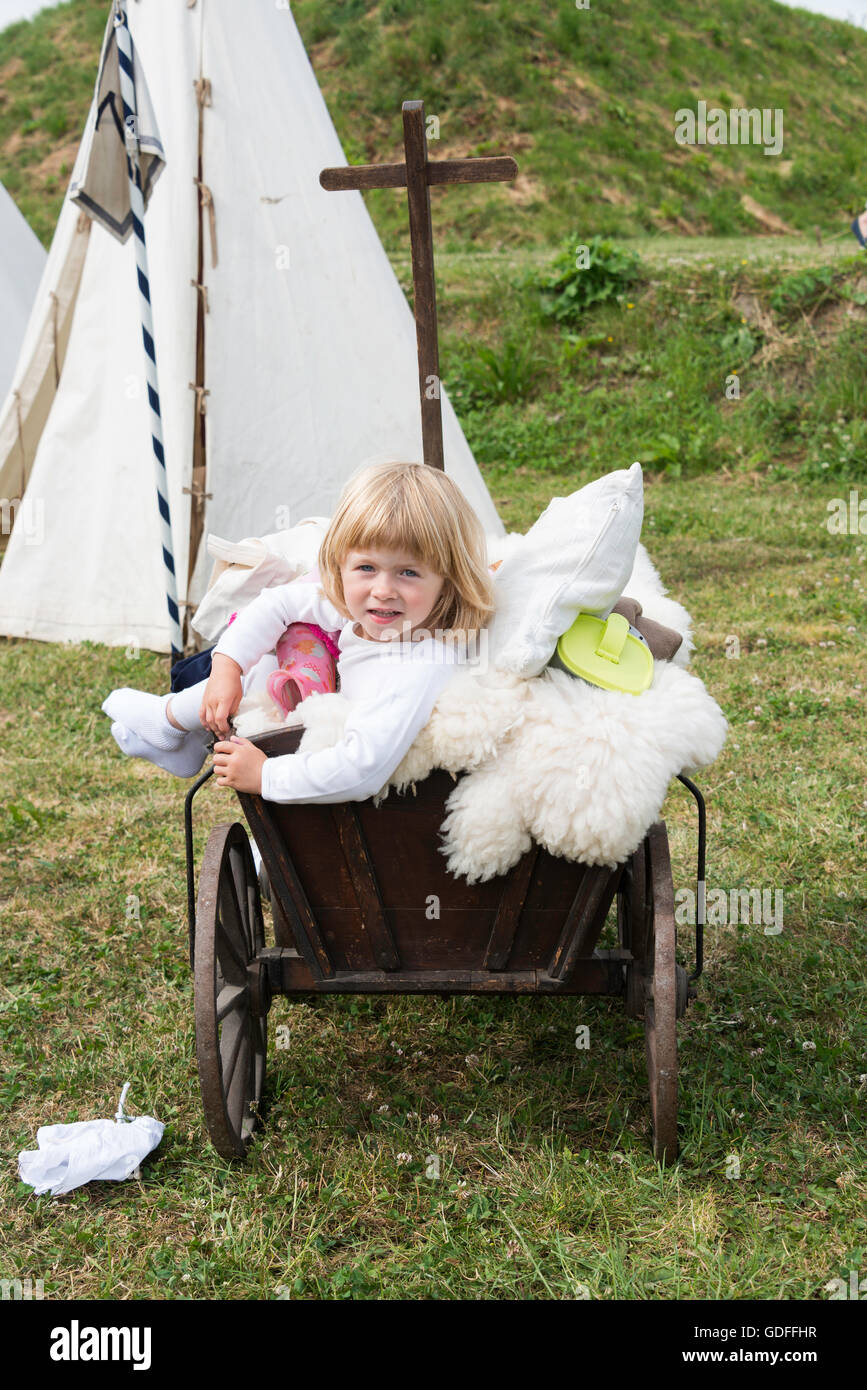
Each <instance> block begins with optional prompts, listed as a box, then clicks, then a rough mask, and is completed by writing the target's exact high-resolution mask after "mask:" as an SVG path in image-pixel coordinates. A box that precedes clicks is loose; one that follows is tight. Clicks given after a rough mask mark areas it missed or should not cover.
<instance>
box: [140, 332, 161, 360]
mask: <svg viewBox="0 0 867 1390" xmlns="http://www.w3.org/2000/svg"><path fill="white" fill-rule="evenodd" d="M141 335H142V337H143V338H144V345H145V352H146V353H147V355H148V357H149V358H150V359H151V361H152V362H153V363H154V364H155V363H156V360H157V352H156V348H155V347H154V340H153V338H152V337H151V335H150V333H148V331H147V329H146V328H145V326H144V324H142V328H141Z"/></svg>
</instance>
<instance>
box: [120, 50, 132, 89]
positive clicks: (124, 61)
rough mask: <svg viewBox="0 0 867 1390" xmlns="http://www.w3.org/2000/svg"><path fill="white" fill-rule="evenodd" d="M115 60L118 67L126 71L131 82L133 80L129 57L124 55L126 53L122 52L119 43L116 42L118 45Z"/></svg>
mask: <svg viewBox="0 0 867 1390" xmlns="http://www.w3.org/2000/svg"><path fill="white" fill-rule="evenodd" d="M117 61H118V65H119V66H120V68H121V69H122V71H123V72H125V73H126V75H127V77H128V78H129V80H130V82H132V80H133V74H132V63H131V62H130V60H129V58H128V57H127V56H126V54H125V53H124V51H123V49H122V48H121V46H120V44H118V46H117Z"/></svg>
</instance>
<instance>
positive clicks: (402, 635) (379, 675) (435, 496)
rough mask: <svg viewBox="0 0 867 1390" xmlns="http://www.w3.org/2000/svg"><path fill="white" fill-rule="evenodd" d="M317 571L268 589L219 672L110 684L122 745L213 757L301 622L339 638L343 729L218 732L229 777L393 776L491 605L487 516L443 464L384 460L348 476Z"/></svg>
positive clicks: (219, 659)
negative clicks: (345, 704)
mask: <svg viewBox="0 0 867 1390" xmlns="http://www.w3.org/2000/svg"><path fill="white" fill-rule="evenodd" d="M319 573H320V578H321V583H320V584H316V583H315V582H308V581H307V577H306V576H304V578H303V579H296V580H293V581H292V582H291V583H289V584H280V585H277V586H276V587H274V588H271V589H263V590H262V592H261V593H260V594H259V595H258V596H257V597H256V598H255V599H254V600H253V601H252V603H250V604H249V605H248V606H247V607H246V608H245V609H244V610H243V611H242V612H241V613H239V615H238V617H237V618H236V619H235V621H234V622H232V623H231V624H230V626H229V627H227V628H226V631H225V632H224V633H223V636H222V637H221V638H220V640H219V642H218V643H217V645H216V647H215V648H214V651H213V656H212V667H211V675H210V677H209V679H208V680H206V681H200V682H199V683H198V684H197V685H193V686H189V687H188V688H187V689H185V690H181V691H179V692H178V693H176V694H174V695H162V696H160V695H149V694H146V693H145V692H143V691H139V690H131V689H129V688H128V687H127V688H124V689H121V690H113V691H112V693H111V695H109V697H108V699H107V700H105V702H104V703H103V705H102V708H103V710H104V711H105V713H106V714H107V715H109V717H110V718H111V719H112V720H113V721H114V722H113V723H112V728H111V731H112V734H113V735H114V738H115V740H116V742H117V744H118V746H119V747H120V748H121V749H122V750H123V751H124V752H125V753H129V754H130V755H132V756H134V757H139V758H147V759H148V760H149V761H150V762H154V763H156V764H157V765H158V766H160V767H164V768H167V769H168V770H169V771H171V772H174V773H175V774H176V775H177V776H179V777H191V776H193V775H194V774H195V773H196V772H198V771H199V769H200V768H201V766H202V763H203V762H204V761H205V757H206V754H207V746H206V745H207V741H208V739H209V738H210V736H211V734H212V733H214V734H228V732H229V725H228V720H229V718H230V716H231V715H233V714H234V713H235V711H236V710H237V708H238V705H239V704H240V701H241V698H242V695H244V694H246V693H247V692H248V691H249V690H251V689H254V688H260V687H261V686H262V685H263V684H264V683H265V681H266V680H267V677H268V675H271V676H272V683H271V689H272V692H273V695H274V698H275V699H277V702H278V705H279V707H280V708H281V709H284V711H285V704H282V703H280V700H279V696H278V692H277V691H276V690H275V688H274V684H273V672H274V671H275V669H276V668H277V664H278V663H277V657H276V656H275V655H274V649H275V647H276V646H277V644H278V642H279V641H280V640H281V638H282V636H283V634H284V632H285V629H286V628H287V627H289V626H290V625H291V624H293V623H299V622H300V623H312V624H316V625H318V626H319V627H320V628H321V629H323V630H324V633H325V634H327V633H331V634H332V636H334V635H336V634H338V633H339V636H338V637H337V649H338V661H339V670H340V691H341V694H343V695H345V696H346V697H347V699H348V700H349V701H350V702H351V709H350V712H349V714H348V717H347V720H346V725H345V728H344V732H343V737H342V739H341V740H340V742H339V743H337V744H335V745H334V746H333V747H331V748H323V749H320V750H319V751H318V752H311V753H291V754H288V755H287V756H285V757H281V758H266V757H265V754H264V753H262V752H261V751H260V750H259V749H258V748H257V747H256V746H255V744H253V743H251V742H250V740H249V739H239V738H237V737H232V738H231V739H228V740H224V741H220V742H217V743H215V744H214V768H215V772H216V781H217V785H218V786H222V787H233V788H234V789H235V790H236V791H242V792H253V793H256V794H258V795H261V796H262V797H264V798H265V799H266V800H267V801H279V802H323V803H325V802H337V801H363V800H365V799H366V798H367V797H369V796H373V795H374V793H376V792H378V791H379V790H380V789H381V788H382V787H383V786H384V785H385V784H386V782H387V781H388V779H389V777H390V776H391V774H392V773H393V772H394V769H395V768H396V767H397V766H398V765H399V763H400V762H401V761H402V760H403V758H404V756H405V754H406V753H407V751H408V750H409V748H410V747H411V746H412V744H413V742H414V741H415V739H416V737H417V736H418V734H419V733H420V732H421V730H422V729H423V728H424V726H425V724H426V723H427V722H428V720H429V718H430V716H431V713H432V711H433V707H434V705H435V704H436V702H437V699H438V698H439V696H440V693H441V692H442V690H443V689H444V688H445V686H446V685H447V684H448V682H449V680H451V679H452V677H453V676H454V675H455V671H456V667H457V666H459V665H460V664H461V660H462V658H465V654H466V647H465V646H464V645H463V642H461V641H460V640H459V641H456V640H455V639H456V638H457V639H466V640H469V638H470V636H471V634H478V633H479V632H481V630H482V629H483V628H484V627H485V626H486V625H487V623H488V622H489V621H490V619H491V617H492V616H493V612H494V589H493V585H492V581H491V575H490V572H489V571H488V568H487V562H486V542H485V535H484V532H483V530H482V527H481V524H480V522H479V520H478V518H477V517H476V515H475V513H474V512H473V511H472V509H471V507H470V506H469V503H468V502H467V501H466V499H465V497H464V496H463V494H462V493H461V491H460V490H459V488H458V487H457V486H456V484H455V483H454V482H452V480H451V478H449V477H448V476H447V475H446V474H445V473H444V472H442V471H441V470H439V469H436V468H431V467H430V466H429V465H427V464H419V463H385V464H382V463H380V464H374V465H373V466H371V467H368V468H365V469H363V470H362V471H360V472H357V473H355V474H354V475H353V476H352V478H350V480H349V482H348V483H347V485H346V487H345V488H344V490H343V494H342V496H341V498H340V501H339V503H338V507H337V511H336V512H335V515H334V517H333V518H332V521H331V524H330V525H329V527H328V530H327V532H326V534H325V537H324V539H323V542H322V545H321V547H320V551H319Z"/></svg>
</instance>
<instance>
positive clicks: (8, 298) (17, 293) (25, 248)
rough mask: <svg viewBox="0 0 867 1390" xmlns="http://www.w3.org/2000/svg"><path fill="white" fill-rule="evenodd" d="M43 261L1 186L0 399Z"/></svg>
mask: <svg viewBox="0 0 867 1390" xmlns="http://www.w3.org/2000/svg"><path fill="white" fill-rule="evenodd" d="M45 261H46V251H45V247H44V246H43V245H42V242H41V241H40V240H39V238H38V236H37V235H36V233H35V232H34V231H33V229H32V227H31V226H30V223H29V222H28V221H27V219H26V218H25V217H24V216H23V215H22V214H21V213H20V212H19V211H18V206H17V204H16V203H15V201H14V199H13V198H11V197H10V196H9V194H8V193H7V191H6V189H5V188H4V187H3V185H2V183H0V323H2V325H3V331H2V333H0V397H3V396H5V395H6V392H7V391H8V390H9V385H10V383H11V381H12V374H13V372H14V371H15V363H16V362H17V360H18V353H19V350H20V348H21V342H22V339H23V337H24V331H25V329H26V328H27V320H28V319H29V317H30V309H31V306H32V304H33V297H34V295H35V294H36V288H37V286H38V284H39V278H40V276H41V275H42V272H43V270H44V269H45Z"/></svg>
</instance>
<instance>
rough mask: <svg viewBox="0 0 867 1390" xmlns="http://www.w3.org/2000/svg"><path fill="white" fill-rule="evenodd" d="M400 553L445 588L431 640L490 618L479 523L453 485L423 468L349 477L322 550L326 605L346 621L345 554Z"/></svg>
mask: <svg viewBox="0 0 867 1390" xmlns="http://www.w3.org/2000/svg"><path fill="white" fill-rule="evenodd" d="M371 548H373V549H376V548H382V549H384V550H402V551H406V552H407V553H408V554H409V555H412V556H413V557H414V558H416V559H418V560H419V561H421V563H422V564H425V565H428V566H429V567H430V568H431V569H432V570H433V571H434V573H435V574H441V575H442V576H443V578H444V581H445V582H444V583H443V586H442V589H441V591H440V595H439V598H438V599H437V601H436V603H435V605H434V607H433V608H432V609H431V611H430V613H429V614H428V617H427V619H426V621H425V628H426V629H428V630H429V631H430V632H431V633H433V632H434V631H435V630H437V629H438V630H440V631H443V632H449V631H451V632H460V633H465V634H469V633H473V632H479V631H480V630H481V629H482V628H484V627H486V626H487V624H488V623H489V622H490V620H491V618H492V617H493V615H494V612H495V608H496V603H495V598H494V586H493V583H492V581H491V575H490V572H489V570H488V564H487V542H486V540H485V533H484V531H483V530H482V525H481V522H480V521H479V519H478V517H477V516H476V514H475V512H474V511H473V510H472V508H471V507H470V504H469V503H468V502H467V499H466V498H465V497H464V495H463V493H462V492H461V490H460V488H459V487H458V486H457V484H456V483H454V482H453V481H452V479H451V478H449V477H448V475H447V474H446V473H444V472H443V471H442V470H441V469H439V468H432V467H431V466H430V465H429V464H425V463H397V462H388V463H376V464H372V465H369V466H367V467H363V468H361V469H360V470H356V472H355V473H353V474H352V476H351V477H350V479H349V481H348V482H347V484H346V486H345V487H344V489H343V492H342V493H341V496H340V501H339V502H338V504H337V510H336V511H335V513H334V516H333V517H332V518H331V523H330V525H329V527H328V530H327V531H326V533H325V536H324V538H323V541H322V545H321V546H320V549H319V574H320V579H321V584H322V589H323V591H324V593H325V596H326V598H328V599H329V601H330V602H331V603H333V604H334V607H335V608H336V609H337V610H338V612H340V613H343V614H345V616H346V617H347V618H351V616H352V614H351V613H350V612H349V609H348V608H347V607H346V599H345V596H344V592H343V580H342V577H341V574H340V565H341V564H342V563H343V562H344V561H345V560H346V557H347V555H348V554H349V552H350V550H369V549H371Z"/></svg>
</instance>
